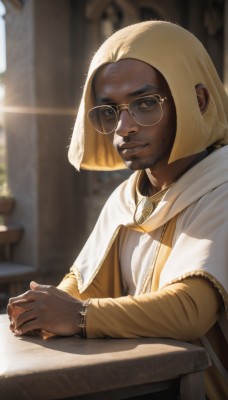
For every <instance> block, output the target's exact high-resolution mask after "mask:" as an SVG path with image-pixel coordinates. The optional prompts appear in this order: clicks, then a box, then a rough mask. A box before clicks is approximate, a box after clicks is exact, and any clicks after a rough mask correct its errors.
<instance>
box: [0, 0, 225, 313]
mask: <svg viewBox="0 0 228 400" xmlns="http://www.w3.org/2000/svg"><path fill="white" fill-rule="evenodd" d="M148 19H162V20H169V21H172V22H176V23H178V24H180V25H182V26H183V27H185V28H187V29H189V30H190V31H192V32H193V33H194V34H195V35H196V36H197V37H198V38H199V39H200V40H201V41H202V42H203V44H204V45H205V47H206V48H207V50H208V52H209V54H210V55H211V57H212V59H213V61H214V64H215V65H216V68H217V70H218V72H219V74H220V77H221V79H222V80H223V81H224V84H225V86H227V82H228V56H227V49H228V4H227V1H226V0H185V1H182V0H2V1H0V102H1V108H0V188H1V192H0V200H1V197H2V198H3V197H5V198H6V197H7V196H8V197H12V198H13V200H14V205H13V208H12V209H11V210H10V212H8V214H7V216H6V215H5V216H4V212H3V217H2V222H1V227H0V248H2V251H1V252H0V295H1V296H0V300H1V298H2V304H4V301H6V299H7V297H8V296H9V295H14V294H17V293H18V292H20V291H21V290H22V289H23V288H24V287H25V288H27V281H29V280H30V279H31V278H32V277H35V278H36V279H37V280H38V281H39V282H43V283H52V284H57V283H58V282H59V280H60V279H61V277H62V276H63V275H64V274H65V273H66V272H67V271H68V269H69V267H70V266H71V265H72V263H73V261H74V259H75V258H76V255H77V254H78V252H79V250H80V249H81V247H82V245H83V243H84V242H85V240H86V238H87V236H88V235H89V233H90V231H91V229H92V227H93V225H94V223H95V221H96V218H97V216H98V213H99V211H100V209H101V207H102V205H103V203H104V201H105V200H106V199H107V197H108V195H109V194H110V192H111V191H112V190H113V188H114V187H115V186H117V185H118V184H119V183H120V182H121V181H122V180H123V179H125V178H126V177H127V176H128V174H129V172H128V171H126V172H125V171H122V172H115V173H110V172H109V173H97V172H85V171H81V172H80V173H78V172H77V171H75V170H74V168H73V167H72V166H71V165H70V164H69V163H68V159H67V150H68V146H69V142H70V137H71V134H72V130H73V126H74V121H75V117H76V114H77V108H78V104H79V100H80V97H81V93H82V87H83V82H84V80H85V75H86V72H87V69H88V66H89V62H90V59H91V57H92V55H93V53H94V51H96V49H97V48H98V47H99V45H100V44H101V43H102V42H103V41H104V39H105V38H107V37H108V36H109V35H111V34H112V33H113V32H114V31H115V30H117V29H119V28H121V27H124V26H126V25H128V24H131V23H135V22H138V21H142V20H148ZM4 107H5V108H4ZM0 213H1V211H0ZM15 232H16V233H17V235H16V234H15ZM13 233H14V236H13ZM0 309H1V307H0ZM2 309H3V306H2Z"/></svg>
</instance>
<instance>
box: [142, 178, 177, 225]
mask: <svg viewBox="0 0 228 400" xmlns="http://www.w3.org/2000/svg"><path fill="white" fill-rule="evenodd" d="M172 185H174V183H171V184H170V185H169V186H167V187H166V188H165V189H163V190H161V191H160V192H158V193H155V194H154V195H153V196H150V197H148V196H142V198H141V199H140V198H139V197H140V196H139V194H137V193H136V202H137V206H136V209H135V213H134V222H135V223H136V224H137V225H141V224H142V223H143V222H144V221H145V220H146V219H147V218H148V217H149V216H150V215H151V213H152V212H153V211H154V210H155V208H156V207H157V205H158V203H159V202H160V201H161V199H162V198H163V197H164V195H165V193H166V192H167V191H168V190H169V188H170V187H171V186H172Z"/></svg>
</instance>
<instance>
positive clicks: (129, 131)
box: [115, 109, 139, 136]
mask: <svg viewBox="0 0 228 400" xmlns="http://www.w3.org/2000/svg"><path fill="white" fill-rule="evenodd" d="M138 129H139V126H138V124H137V122H136V121H135V120H134V119H133V118H132V117H131V116H130V114H129V112H128V110H127V109H124V110H120V111H119V118H118V124H117V127H116V129H115V133H116V134H117V135H119V136H129V135H134V134H136V133H137V132H138Z"/></svg>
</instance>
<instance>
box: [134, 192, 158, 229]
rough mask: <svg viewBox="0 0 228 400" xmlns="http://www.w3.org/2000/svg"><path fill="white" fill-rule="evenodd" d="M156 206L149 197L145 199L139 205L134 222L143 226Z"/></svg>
mask: <svg viewBox="0 0 228 400" xmlns="http://www.w3.org/2000/svg"><path fill="white" fill-rule="evenodd" d="M154 209H155V204H154V203H153V201H152V200H151V199H150V198H149V197H144V198H143V199H142V200H141V201H140V202H139V203H138V204H137V207H136V210H135V214H134V221H135V222H136V224H137V225H141V224H142V223H143V222H144V221H146V219H147V218H148V217H149V216H150V214H151V213H152V212H153V211H154Z"/></svg>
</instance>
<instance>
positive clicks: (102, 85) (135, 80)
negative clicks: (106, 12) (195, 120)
mask: <svg viewBox="0 0 228 400" xmlns="http://www.w3.org/2000/svg"><path fill="white" fill-rule="evenodd" d="M129 71H130V73H129ZM93 88H94V94H95V103H96V105H100V104H115V105H119V104H128V103H129V102H130V101H131V100H133V99H135V98H137V97H140V96H145V95H149V94H152V95H153V94H159V95H160V96H161V97H167V99H168V100H167V101H165V102H164V104H163V117H162V119H161V121H160V122H159V123H158V124H156V125H152V126H140V125H139V124H137V123H136V122H135V120H134V119H133V118H131V116H130V115H129V113H128V111H127V110H122V111H121V112H120V115H119V123H118V126H117V128H116V131H115V133H113V134H109V138H110V140H111V141H112V143H113V145H114V147H115V148H116V150H117V151H118V153H119V154H120V157H121V158H122V160H123V162H124V163H125V164H126V166H127V167H128V168H130V169H132V170H141V169H145V171H146V174H147V177H148V180H149V182H150V184H149V185H148V188H149V189H148V190H149V191H148V193H146V194H147V195H152V194H153V193H156V192H157V191H160V190H162V189H164V188H165V187H167V186H168V185H170V184H171V183H173V182H175V181H176V180H177V179H178V178H179V177H180V176H181V175H182V174H183V173H184V172H186V171H187V170H188V169H189V168H190V167H191V166H192V165H193V164H194V163H196V162H197V161H198V160H200V159H201V158H202V154H197V155H193V156H190V157H186V158H183V159H181V160H177V161H175V162H174V163H171V164H168V159H169V156H170V152H171V149H172V147H173V143H174V139H175V133H176V112H175V105H174V102H173V99H172V95H171V92H170V89H169V87H168V85H167V83H166V81H165V79H164V78H163V76H162V75H161V74H160V73H159V72H158V71H157V70H156V69H154V68H153V67H151V66H150V65H148V64H145V63H144V62H142V61H139V60H133V59H126V60H120V61H118V62H116V63H111V64H107V65H104V66H103V67H101V68H100V69H99V70H98V72H97V73H96V76H95V79H94V83H93ZM196 95H197V98H198V103H199V107H200V110H201V112H202V113H204V112H205V111H206V109H207V105H208V100H209V94H208V91H207V89H206V88H205V87H204V85H202V84H200V85H197V87H196Z"/></svg>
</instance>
